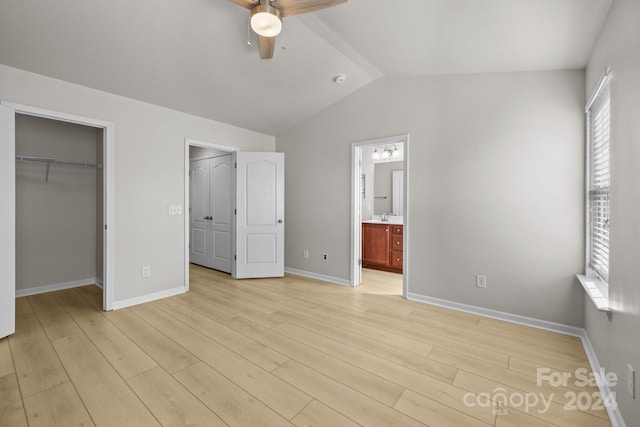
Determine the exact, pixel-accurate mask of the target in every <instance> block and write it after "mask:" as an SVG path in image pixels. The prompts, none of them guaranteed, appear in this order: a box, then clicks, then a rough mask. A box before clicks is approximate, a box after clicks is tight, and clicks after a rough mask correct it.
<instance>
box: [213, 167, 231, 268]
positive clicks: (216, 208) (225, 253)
mask: <svg viewBox="0 0 640 427" xmlns="http://www.w3.org/2000/svg"><path fill="white" fill-rule="evenodd" d="M209 171H210V173H209V174H210V177H211V179H210V190H211V191H210V194H211V208H210V210H209V212H211V214H210V218H211V219H210V221H209V222H210V228H211V248H212V250H211V267H212V268H215V269H216V270H220V271H224V272H225V273H231V215H232V212H233V211H232V209H233V208H232V200H231V185H232V183H231V156H230V155H229V156H222V157H215V158H213V159H211V160H210V163H209Z"/></svg>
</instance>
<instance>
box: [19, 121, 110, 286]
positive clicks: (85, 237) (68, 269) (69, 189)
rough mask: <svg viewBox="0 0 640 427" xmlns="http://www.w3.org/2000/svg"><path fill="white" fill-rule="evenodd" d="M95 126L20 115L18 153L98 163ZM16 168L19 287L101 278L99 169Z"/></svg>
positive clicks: (33, 165)
mask: <svg viewBox="0 0 640 427" xmlns="http://www.w3.org/2000/svg"><path fill="white" fill-rule="evenodd" d="M97 133H98V132H97V131H96V129H95V128H90V127H86V126H79V125H75V124H70V123H63V122H58V121H53V120H48V119H42V118H36V117H31V116H25V115H21V114H18V115H16V155H24V156H41V157H51V158H55V159H58V160H65V161H76V162H86V163H94V162H95V161H96V139H97V136H98V135H97ZM45 176H46V166H44V165H42V164H32V163H17V164H16V289H18V290H21V289H29V288H34V287H39V286H43V285H52V284H58V283H66V282H72V281H75V280H83V279H91V278H95V277H96V246H97V245H96V218H97V216H96V170H95V169H87V168H79V167H69V166H55V165H53V166H51V167H50V172H49V180H48V182H45Z"/></svg>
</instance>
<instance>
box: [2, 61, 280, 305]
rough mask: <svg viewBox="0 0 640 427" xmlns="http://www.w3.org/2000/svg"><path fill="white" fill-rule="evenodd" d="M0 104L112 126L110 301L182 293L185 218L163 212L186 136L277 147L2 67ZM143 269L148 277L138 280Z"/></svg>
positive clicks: (262, 138) (178, 186) (175, 193)
mask: <svg viewBox="0 0 640 427" xmlns="http://www.w3.org/2000/svg"><path fill="white" fill-rule="evenodd" d="M0 99H3V100H7V101H11V102H16V103H20V104H27V105H33V106H38V107H42V108H47V109H51V110H56V111H63V112H67V113H72V114H78V115H83V116H87V117H92V118H96V119H101V120H105V121H109V122H112V123H114V128H115V129H114V133H115V159H114V164H115V189H114V193H115V224H112V225H113V226H114V227H115V236H114V241H115V247H114V249H115V251H114V254H115V259H114V263H115V278H114V284H115V290H114V291H115V292H114V296H115V302H119V301H124V300H127V299H129V298H133V297H139V296H143V295H147V294H150V293H154V292H160V291H164V290H168V289H174V288H177V287H182V286H184V268H185V265H184V250H185V248H184V240H185V238H184V218H183V217H182V216H181V215H175V216H169V215H168V205H169V204H174V203H179V204H182V203H183V201H184V138H185V137H189V138H194V139H198V140H202V141H210V142H215V143H218V144H223V145H226V146H233V147H237V148H238V149H243V150H253V151H273V149H274V146H275V140H274V138H273V137H272V136H269V135H264V134H260V133H256V132H252V131H248V130H245V129H241V128H237V127H234V126H230V125H226V124H224V123H220V122H216V121H213V120H207V119H203V118H200V117H196V116H192V115H189V114H184V113H180V112H177V111H173V110H169V109H166V108H162V107H158V106H154V105H151V104H147V103H144V102H140V101H136V100H133V99H129V98H124V97H121V96H117V95H113V94H109V93H105V92H101V91H98V90H94V89H90V88H87V87H83V86H79V85H74V84H70V83H67V82H63V81H60V80H56V79H52V78H48V77H44V76H40V75H37V74H32V73H28V72H25V71H21V70H18V69H15V68H10V67H6V66H0ZM6 185H8V184H7V183H6V182H2V183H0V186H6ZM3 191H4V190H3ZM143 265H149V266H150V267H151V277H149V278H146V279H142V277H141V271H140V269H141V266H143Z"/></svg>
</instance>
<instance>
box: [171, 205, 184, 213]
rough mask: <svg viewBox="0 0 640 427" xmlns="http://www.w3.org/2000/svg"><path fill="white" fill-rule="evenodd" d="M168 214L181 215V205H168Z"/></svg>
mask: <svg viewBox="0 0 640 427" xmlns="http://www.w3.org/2000/svg"><path fill="white" fill-rule="evenodd" d="M169 215H182V205H169Z"/></svg>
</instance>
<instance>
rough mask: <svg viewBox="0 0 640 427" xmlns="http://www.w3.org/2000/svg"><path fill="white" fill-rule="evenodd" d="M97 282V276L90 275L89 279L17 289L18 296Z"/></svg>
mask: <svg viewBox="0 0 640 427" xmlns="http://www.w3.org/2000/svg"><path fill="white" fill-rule="evenodd" d="M95 284H96V278H95V277H90V278H88V279H82V280H74V281H72V282H64V283H54V284H51V285H44V286H35V287H33V288H28V289H16V298H19V297H28V296H29V295H38V294H44V293H47V292H54V291H61V290H63V289H71V288H78V287H80V286H87V285H95Z"/></svg>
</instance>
